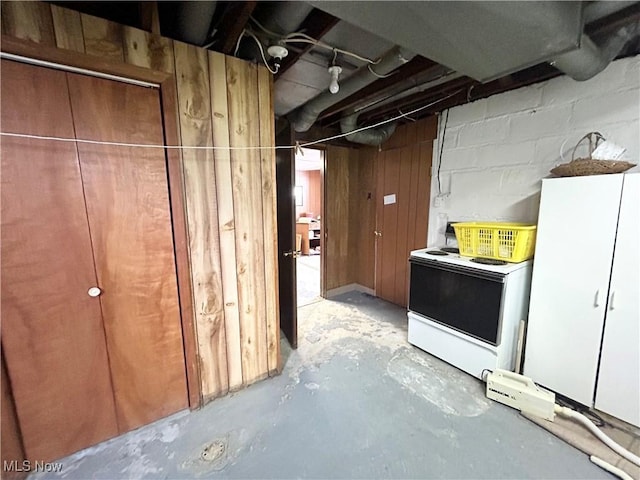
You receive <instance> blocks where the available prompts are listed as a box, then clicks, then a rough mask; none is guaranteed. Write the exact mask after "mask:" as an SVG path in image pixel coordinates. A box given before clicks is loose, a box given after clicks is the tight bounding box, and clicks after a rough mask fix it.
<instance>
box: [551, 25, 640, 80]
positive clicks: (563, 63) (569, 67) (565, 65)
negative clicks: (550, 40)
mask: <svg viewBox="0 0 640 480" xmlns="http://www.w3.org/2000/svg"><path fill="white" fill-rule="evenodd" d="M637 34H638V24H637V23H636V24H633V25H627V26H624V27H622V28H620V29H619V30H618V31H617V32H616V33H614V34H613V35H611V36H610V37H609V38H607V40H606V41H605V42H604V44H603V45H602V46H598V45H596V44H595V43H594V42H593V40H591V39H590V38H589V37H588V36H587V35H585V34H583V35H582V38H581V41H580V48H578V49H577V50H573V51H571V52H568V53H565V54H563V55H560V56H559V57H556V58H555V59H554V60H553V61H552V62H550V63H551V65H553V66H554V67H556V68H557V69H558V70H561V71H562V72H564V73H566V74H567V75H568V76H570V77H571V78H573V79H574V80H578V81H584V80H588V79H590V78H592V77H593V76H595V75H597V74H598V73H600V72H601V71H602V70H604V69H605V68H607V66H608V65H609V64H610V63H611V62H612V61H613V59H614V58H616V56H617V55H618V53H620V51H621V50H622V48H623V47H624V46H625V45H626V44H627V42H628V41H629V40H631V39H632V38H634V37H635V36H636V35H637Z"/></svg>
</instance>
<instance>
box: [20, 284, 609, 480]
mask: <svg viewBox="0 0 640 480" xmlns="http://www.w3.org/2000/svg"><path fill="white" fill-rule="evenodd" d="M298 321H299V335H300V336H299V345H300V346H299V348H298V349H297V350H295V351H291V350H290V349H289V348H288V345H287V344H286V341H283V344H282V347H283V348H282V354H283V356H284V362H285V364H284V365H285V366H284V370H283V372H282V374H281V375H280V376H278V377H275V378H272V379H268V380H265V381H263V382H260V383H258V384H255V385H253V386H251V387H249V388H247V389H245V390H242V391H240V392H237V393H234V394H230V395H228V396H226V397H223V398H220V399H217V400H215V401H213V402H211V403H209V404H208V405H206V406H205V407H204V408H202V409H200V410H198V411H194V412H181V413H179V414H177V415H173V416H172V417H169V418H166V419H163V420H161V421H158V422H156V423H154V424H152V425H148V426H146V427H143V428H140V429H138V430H136V431H134V432H130V433H128V434H126V435H122V436H120V437H118V438H115V439H112V440H110V441H108V442H104V443H102V444H99V445H97V446H94V447H91V448H88V449H86V450H83V451H81V452H78V453H76V454H74V455H71V456H69V457H67V458H65V459H63V460H61V462H62V463H63V468H62V472H61V473H58V474H44V473H40V474H32V475H31V477H30V478H31V479H32V480H36V479H44V478H74V479H75V478H77V479H79V478H83V479H84V478H97V479H114V478H458V479H461V478H474V479H476V478H487V479H496V478H510V479H511V478H533V479H543V478H548V479H571V478H575V479H584V478H614V477H612V476H611V475H609V474H608V473H606V472H604V471H603V470H601V469H599V468H598V467H596V466H595V465H593V464H591V462H590V461H589V459H588V458H587V456H586V455H584V454H582V453H580V452H579V451H578V450H576V449H575V448H573V447H571V446H569V445H568V444H566V443H564V442H562V441H561V440H559V439H557V438H556V437H554V436H553V435H552V434H550V433H549V432H547V431H546V430H544V429H542V428H540V427H538V426H537V425H535V424H533V423H531V422H529V421H528V420H526V419H525V418H523V417H522V416H521V415H519V414H518V412H516V411H515V410H512V409H510V408H508V407H506V406H504V405H501V404H497V403H493V402H492V401H490V400H488V399H487V398H486V397H485V395H484V388H483V387H484V385H483V384H482V382H480V381H479V380H477V379H475V378H473V377H471V376H469V375H467V374H465V373H463V372H461V371H459V370H457V369H456V368H454V367H451V366H450V365H448V364H446V363H444V362H442V361H440V360H438V359H437V358H434V357H432V356H430V355H428V354H427V353H425V352H422V351H420V350H418V349H416V348H414V347H412V346H411V345H409V344H408V343H407V340H406V338H407V333H406V324H407V322H406V312H405V311H404V310H403V309H401V308H398V307H396V306H394V305H391V304H389V303H387V302H384V301H382V300H379V299H376V298H373V297H370V296H368V295H366V294H362V293H350V294H344V295H341V296H340V297H337V298H335V299H333V300H331V301H329V300H324V301H321V302H318V303H314V304H311V305H308V306H306V307H303V308H301V309H300V310H299V320H298Z"/></svg>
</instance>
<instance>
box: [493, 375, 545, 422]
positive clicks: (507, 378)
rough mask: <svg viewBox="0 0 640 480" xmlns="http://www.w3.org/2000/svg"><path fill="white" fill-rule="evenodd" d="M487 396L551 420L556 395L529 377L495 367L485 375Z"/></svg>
mask: <svg viewBox="0 0 640 480" xmlns="http://www.w3.org/2000/svg"><path fill="white" fill-rule="evenodd" d="M487 398H490V399H492V400H495V401H496V402H500V403H504V404H505V405H508V406H510V407H512V408H515V409H517V410H520V411H521V412H523V413H529V414H532V415H536V416H538V417H542V418H544V419H546V420H550V421H553V419H554V417H555V414H554V411H553V409H554V405H555V402H556V396H555V394H554V393H553V392H549V391H547V390H544V389H542V388H540V387H538V386H537V385H536V384H535V383H533V380H531V379H530V378H529V377H525V376H523V375H519V374H517V373H513V372H509V371H507V370H500V369H496V370H494V371H493V372H491V373H489V374H488V375H487Z"/></svg>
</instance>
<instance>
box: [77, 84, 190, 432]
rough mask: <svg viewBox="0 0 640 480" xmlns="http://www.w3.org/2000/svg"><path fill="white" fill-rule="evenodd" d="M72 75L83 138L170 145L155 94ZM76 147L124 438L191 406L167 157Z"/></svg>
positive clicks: (133, 150)
mask: <svg viewBox="0 0 640 480" xmlns="http://www.w3.org/2000/svg"><path fill="white" fill-rule="evenodd" d="M67 76H68V81H69V91H70V97H71V104H72V110H73V118H74V124H75V128H76V135H77V136H78V138H82V139H90V140H99V141H109V142H126V143H136V144H163V143H164V135H163V127H162V116H161V110H160V96H159V91H158V90H157V89H152V88H144V87H139V86H135V85H129V84H124V83H120V82H114V81H110V80H104V79H98V78H92V77H86V76H81V75H76V74H67ZM78 151H79V157H80V164H81V167H82V175H83V181H84V188H85V197H86V202H87V211H88V216H89V223H90V227H91V236H92V241H93V247H94V257H95V262H96V270H97V274H98V284H99V287H100V288H101V289H102V291H103V293H102V295H101V297H100V298H101V302H102V309H103V315H104V324H105V328H106V333H107V343H108V350H109V360H110V364H111V375H112V379H113V385H114V390H115V399H116V411H117V416H118V425H119V427H120V431H121V432H124V431H127V430H131V429H134V428H136V427H139V426H140V425H144V424H147V423H150V422H152V421H154V420H156V419H158V418H161V417H163V416H166V415H168V414H170V413H173V412H176V411H178V410H181V409H183V408H186V407H187V406H188V397H187V384H186V370H185V358H184V350H183V345H182V330H181V321H180V310H179V304H178V288H177V277H176V268H175V257H174V248H173V233H172V225H171V213H170V208H169V192H168V181H167V171H166V161H165V153H164V150H163V149H148V148H129V147H118V146H107V145H91V144H79V145H78Z"/></svg>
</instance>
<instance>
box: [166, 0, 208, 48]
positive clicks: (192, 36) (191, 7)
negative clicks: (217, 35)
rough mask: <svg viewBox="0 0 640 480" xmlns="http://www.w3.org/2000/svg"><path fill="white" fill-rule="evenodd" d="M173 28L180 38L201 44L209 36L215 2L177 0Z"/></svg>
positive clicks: (194, 43) (192, 43)
mask: <svg viewBox="0 0 640 480" xmlns="http://www.w3.org/2000/svg"><path fill="white" fill-rule="evenodd" d="M177 4H178V8H177V10H176V12H175V26H176V27H175V28H176V31H177V32H179V34H180V40H182V41H183V42H186V43H190V44H191V45H198V46H202V45H204V44H205V42H206V41H207V39H208V38H209V28H210V27H211V19H212V18H213V15H214V13H215V12H216V6H217V2H215V1H213V2H177Z"/></svg>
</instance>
